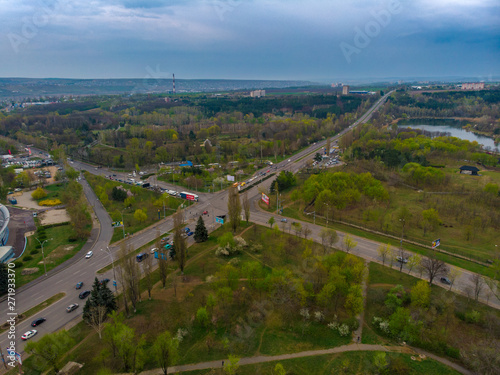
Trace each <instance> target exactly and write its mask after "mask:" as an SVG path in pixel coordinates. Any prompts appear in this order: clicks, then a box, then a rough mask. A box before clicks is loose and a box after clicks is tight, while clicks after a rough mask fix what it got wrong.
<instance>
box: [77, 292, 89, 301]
mask: <svg viewBox="0 0 500 375" xmlns="http://www.w3.org/2000/svg"><path fill="white" fill-rule="evenodd" d="M89 294H90V290H84V291H83V292H81V293H80V295H79V296H78V298H80V299H85V298H87V297H88V296H89Z"/></svg>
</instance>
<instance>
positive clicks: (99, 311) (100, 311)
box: [86, 305, 107, 339]
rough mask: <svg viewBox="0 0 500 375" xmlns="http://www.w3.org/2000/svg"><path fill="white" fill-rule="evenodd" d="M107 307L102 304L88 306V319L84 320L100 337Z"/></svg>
mask: <svg viewBox="0 0 500 375" xmlns="http://www.w3.org/2000/svg"><path fill="white" fill-rule="evenodd" d="M106 312H107V307H106V306H104V305H97V306H93V307H91V308H90V315H89V319H88V320H86V322H87V324H88V325H89V326H91V327H92V328H93V329H94V330H95V331H96V332H97V334H98V335H99V339H101V332H102V330H103V329H104V321H105V320H106Z"/></svg>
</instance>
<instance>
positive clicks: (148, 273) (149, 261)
mask: <svg viewBox="0 0 500 375" xmlns="http://www.w3.org/2000/svg"><path fill="white" fill-rule="evenodd" d="M142 269H143V271H144V281H145V282H146V288H147V289H148V297H149V299H150V300H151V290H152V289H153V257H151V256H149V254H148V255H147V256H146V258H144V260H143V261H142Z"/></svg>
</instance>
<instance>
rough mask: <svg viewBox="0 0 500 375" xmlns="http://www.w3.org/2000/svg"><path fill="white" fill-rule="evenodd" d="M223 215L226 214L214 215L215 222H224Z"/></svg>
mask: <svg viewBox="0 0 500 375" xmlns="http://www.w3.org/2000/svg"><path fill="white" fill-rule="evenodd" d="M225 217H226V215H221V216H216V217H215V222H216V223H219V224H224V219H225Z"/></svg>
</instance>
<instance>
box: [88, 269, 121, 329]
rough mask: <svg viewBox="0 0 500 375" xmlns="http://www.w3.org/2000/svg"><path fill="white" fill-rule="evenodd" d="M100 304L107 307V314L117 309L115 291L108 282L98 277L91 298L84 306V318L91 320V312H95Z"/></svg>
mask: <svg viewBox="0 0 500 375" xmlns="http://www.w3.org/2000/svg"><path fill="white" fill-rule="evenodd" d="M98 306H104V307H106V316H107V315H108V314H110V313H111V312H112V311H114V310H116V309H117V305H116V299H115V296H114V294H113V292H112V291H111V290H110V289H109V288H108V286H107V285H106V283H101V282H100V281H99V280H98V279H97V277H96V278H95V280H94V285H93V286H92V291H91V292H90V296H89V299H88V300H87V302H85V306H84V307H83V320H85V321H86V322H89V321H90V320H91V314H93V313H95V308H96V307H98Z"/></svg>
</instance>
